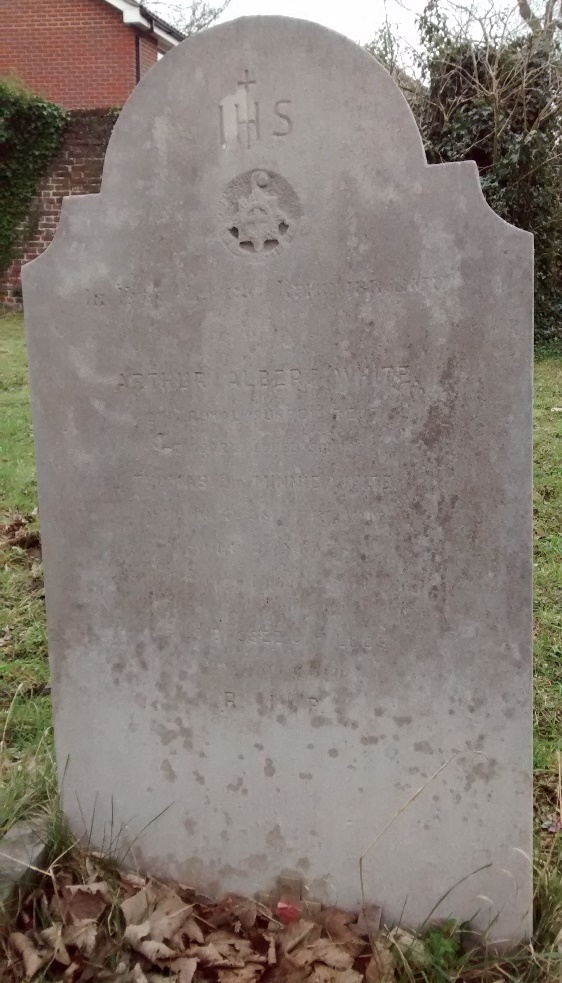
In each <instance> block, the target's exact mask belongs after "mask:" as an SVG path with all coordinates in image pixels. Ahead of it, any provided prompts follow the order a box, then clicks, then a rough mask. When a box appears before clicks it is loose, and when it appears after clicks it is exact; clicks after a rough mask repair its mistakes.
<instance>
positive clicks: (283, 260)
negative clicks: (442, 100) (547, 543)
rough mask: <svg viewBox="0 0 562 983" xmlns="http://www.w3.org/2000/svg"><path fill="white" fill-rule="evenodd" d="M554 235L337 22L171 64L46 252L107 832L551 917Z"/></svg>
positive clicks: (71, 672)
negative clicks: (543, 705) (547, 271)
mask: <svg viewBox="0 0 562 983" xmlns="http://www.w3.org/2000/svg"><path fill="white" fill-rule="evenodd" d="M531 250H532V239H531V237H530V236H529V235H527V234H526V233H523V232H520V231H517V230H516V229H514V228H511V227H510V226H508V225H506V224H505V223H504V222H503V221H501V220H500V219H499V218H498V217H497V216H496V215H495V214H494V213H493V212H492V211H491V210H490V209H489V208H488V207H487V206H486V204H485V202H484V199H483V197H482V195H481V192H480V188H479V183H478V177H477V172H476V168H475V167H474V166H473V165H472V164H470V163H466V164H450V165H444V166H437V167H428V166H427V165H426V162H425V158H424V153H423V149H422V144H421V140H420V137H419V134H418V132H417V129H416V126H415V123H414V121H413V118H412V116H411V114H410V111H409V109H408V107H407V105H406V103H405V101H404V100H403V98H402V96H401V94H400V93H399V91H398V89H397V88H396V87H395V85H394V83H393V82H392V81H391V79H390V78H389V76H388V75H387V74H386V73H385V71H384V70H383V69H382V68H380V67H379V66H378V65H377V64H376V62H375V61H374V60H373V59H371V57H370V56H369V55H367V54H366V53H365V52H363V51H361V50H360V49H359V48H358V47H356V46H355V45H353V44H352V43H351V42H348V41H347V40H345V39H343V38H341V37H339V36H337V35H335V34H332V33H331V32H329V31H327V30H324V29H322V28H320V27H317V26H315V25H312V24H308V23H305V22H299V21H292V20H287V19H283V18H255V19H244V20H240V21H236V22H233V23H229V24H227V25H225V26H221V27H217V28H213V29H212V30H210V31H208V32H204V33H203V34H202V35H200V36H198V37H196V38H194V39H192V40H189V41H188V42H187V43H185V44H184V45H181V46H179V47H178V48H177V49H176V50H174V51H173V52H172V53H170V54H168V55H167V56H166V58H165V59H163V61H162V62H161V63H160V64H159V65H158V66H157V67H156V68H155V69H154V70H153V71H151V72H150V74H149V75H147V77H146V79H144V80H143V81H142V83H141V84H140V86H139V87H138V89H137V90H136V91H135V93H134V95H133V96H132V98H131V99H130V101H129V103H128V104H127V106H126V107H125V109H124V111H123V113H122V115H121V117H120V118H119V120H118V123H117V125H116V127H115V130H114V133H113V136H112V139H111V142H110V146H109V150H108V154H107V159H106V165H105V172H104V180H103V186H102V193H101V195H100V196H91V197H82V198H73V199H67V200H66V202H65V205H64V209H63V216H62V222H61V226H60V228H59V231H58V233H57V236H56V239H55V242H54V244H53V246H52V247H51V248H50V249H49V250H48V251H47V253H46V254H45V255H44V256H43V257H42V258H41V259H39V260H37V261H36V262H35V263H33V264H31V265H30V266H29V267H27V268H26V270H25V274H24V289H25V305H26V319H27V329H28V338H29V356H30V367H31V382H32V393H33V419H34V430H35V436H36V443H37V460H38V467H39V483H40V512H41V519H42V530H43V539H44V550H45V572H46V590H47V602H48V618H49V637H50V647H51V658H52V666H53V677H54V679H53V692H54V697H55V720H56V739H57V749H58V761H59V767H60V770H61V775H62V774H63V773H64V783H63V795H64V801H65V808H66V811H67V814H68V816H69V818H70V820H71V823H72V825H73V827H74V829H75V830H80V829H82V828H83V826H84V824H85V825H86V827H88V828H89V827H90V823H92V829H93V839H94V842H95V844H96V845H97V846H99V847H102V846H105V847H107V846H109V845H110V843H111V844H112V846H113V849H114V850H115V849H117V850H119V849H124V848H125V847H126V846H127V845H128V844H130V843H132V842H133V841H134V847H133V855H134V860H135V862H137V863H139V864H140V865H143V866H145V867H147V868H149V869H150V870H152V871H154V872H156V873H158V874H160V875H162V876H177V877H179V878H180V879H181V880H182V881H183V882H188V881H191V882H194V883H195V884H196V885H197V886H198V887H199V888H200V889H202V890H205V891H208V892H219V891H221V890H239V891H243V892H253V891H255V890H264V891H267V890H271V889H272V888H274V886H275V884H276V881H277V878H278V876H279V875H282V876H286V877H290V878H296V879H300V880H301V881H302V882H303V897H305V898H308V899H311V900H315V901H321V902H323V903H325V904H332V903H334V902H337V903H338V904H340V905H342V906H344V907H348V906H355V907H357V906H358V905H359V903H360V886H359V869H358V861H359V857H360V855H361V854H362V853H363V852H364V851H365V850H367V848H368V847H369V845H370V844H371V843H372V841H373V840H374V839H375V837H376V836H377V834H379V833H380V831H381V830H383V828H384V827H385V825H386V824H387V823H389V822H390V820H392V817H393V816H395V817H396V818H395V821H394V822H393V823H392V824H391V825H390V827H389V829H388V830H387V831H386V832H385V833H384V835H383V836H382V838H381V839H380V840H378V841H377V843H376V845H375V847H374V848H373V849H372V850H371V851H370V853H369V854H368V856H367V857H366V858H365V863H364V868H365V892H366V896H367V900H370V901H377V902H378V901H383V903H384V904H385V908H384V918H385V920H386V921H388V920H392V919H396V918H398V917H400V915H401V914H402V913H403V917H404V921H405V922H406V923H416V922H419V921H421V920H423V919H425V918H426V917H427V916H428V914H429V913H430V912H431V910H432V909H433V907H434V906H435V905H436V904H437V903H438V901H439V899H440V898H442V897H443V896H444V895H445V894H446V892H448V891H449V893H448V894H447V896H446V897H445V900H443V902H442V903H441V905H440V906H439V907H438V909H437V911H436V913H435V914H437V915H449V914H450V913H451V912H452V913H454V914H455V915H456V916H457V917H460V918H470V917H472V916H475V925H476V926H477V927H479V928H480V929H485V928H487V926H488V925H489V923H490V922H491V921H493V927H492V929H491V935H492V937H493V938H494V939H498V938H510V939H512V940H513V939H517V938H519V937H521V936H522V935H525V933H526V932H527V931H528V928H529V907H530V900H531V867H530V863H529V861H528V860H526V859H525V858H524V856H523V854H527V855H529V856H530V852H531V817H530V808H531V786H530V763H531V762H530V725H531V717H530V663H531V607H530V591H531V586H530V585H531V530H530V514H531V510H530V489H531V463H530V462H531V341H532V331H531V296H532V278H531ZM449 758H452V760H451V761H450V763H449V764H448V766H447V767H446V768H445V769H444V770H443V771H442V772H441V773H440V774H439V775H438V777H436V778H434V779H432V778H431V776H432V775H433V774H434V773H435V772H436V771H437V770H438V769H439V768H440V766H441V765H443V764H444V762H446V761H447V760H448V759H449ZM424 783H427V787H426V788H425V789H424V791H423V793H422V794H421V795H419V797H417V798H416V799H415V801H413V802H412V803H411V804H410V805H409V806H408V808H407V809H405V810H404V811H402V812H400V810H401V807H402V806H403V805H404V803H405V802H406V801H407V800H408V799H409V798H410V797H412V796H413V795H414V793H415V791H416V790H417V789H418V788H419V787H420V786H422V785H424ZM92 817H93V818H92ZM521 851H522V852H521ZM455 885H456V886H455ZM494 919H495V921H494Z"/></svg>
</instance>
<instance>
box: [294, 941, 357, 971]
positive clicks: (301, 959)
mask: <svg viewBox="0 0 562 983" xmlns="http://www.w3.org/2000/svg"><path fill="white" fill-rule="evenodd" d="M292 959H293V962H294V963H295V964H296V965H297V966H312V965H313V963H316V962H321V963H325V965H326V966H330V967H331V968H332V969H350V968H351V966H353V956H352V955H351V953H350V952H348V951H347V950H346V949H345V948H344V947H343V946H342V945H339V944H338V943H336V942H331V941H330V939H318V940H317V941H316V942H314V943H313V944H312V945H308V946H306V947H305V948H303V949H300V950H299V952H297V953H295V954H294V955H293V956H292Z"/></svg>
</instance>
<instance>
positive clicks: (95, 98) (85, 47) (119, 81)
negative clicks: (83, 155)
mask: <svg viewBox="0 0 562 983" xmlns="http://www.w3.org/2000/svg"><path fill="white" fill-rule="evenodd" d="M4 6H5V7H6V9H5V10H4V9H3V8H4ZM0 8H2V16H1V26H0V30H1V40H0V76H2V75H16V76H17V77H18V78H20V79H22V80H23V81H24V82H26V83H27V85H28V86H29V88H30V89H32V90H33V91H34V92H37V93H39V94H41V95H43V96H46V97H47V98H49V99H52V100H53V102H58V103H59V105H61V106H64V107H65V108H66V109H94V108H99V109H106V108H109V107H113V106H122V105H123V103H124V102H125V100H126V99H127V97H128V96H129V95H130V93H131V92H132V90H133V88H134V86H135V83H136V51H135V36H136V31H135V29H134V28H133V27H129V26H128V25H127V24H124V23H123V16H122V14H121V12H120V11H119V10H116V9H115V7H111V6H110V5H109V4H108V3H105V0H9V2H8V3H7V4H5V5H4V4H1V3H0ZM156 60H157V45H156V43H155V42H154V40H153V39H150V38H146V39H145V38H142V37H141V71H146V69H147V68H149V67H150V65H152V64H155V63H156ZM149 63H150V64H149Z"/></svg>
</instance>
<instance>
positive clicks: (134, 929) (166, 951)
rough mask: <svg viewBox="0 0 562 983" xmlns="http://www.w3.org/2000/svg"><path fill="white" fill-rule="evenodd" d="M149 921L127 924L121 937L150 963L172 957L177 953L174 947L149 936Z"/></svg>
mask: <svg viewBox="0 0 562 983" xmlns="http://www.w3.org/2000/svg"><path fill="white" fill-rule="evenodd" d="M150 929H151V926H150V922H149V921H146V922H143V924H142V925H127V928H126V929H125V932H124V934H123V938H124V939H125V941H126V942H128V943H129V945H130V946H131V948H133V949H135V951H136V952H140V953H141V955H143V956H145V957H146V959H148V961H149V962H151V963H156V962H159V961H161V960H165V959H173V958H174V957H175V956H177V955H178V953H177V952H175V951H174V949H170V947H169V946H167V945H164V943H163V942H158V941H155V940H154V939H151V938H150Z"/></svg>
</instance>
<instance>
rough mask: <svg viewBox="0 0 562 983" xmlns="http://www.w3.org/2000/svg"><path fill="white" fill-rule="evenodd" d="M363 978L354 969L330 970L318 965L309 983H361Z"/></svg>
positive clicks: (327, 967)
mask: <svg viewBox="0 0 562 983" xmlns="http://www.w3.org/2000/svg"><path fill="white" fill-rule="evenodd" d="M362 981H363V976H362V975H361V973H358V972H357V971H356V970H354V969H344V970H339V969H331V968H330V967H329V966H323V965H322V964H321V963H318V965H317V966H315V967H314V972H313V973H312V976H311V977H310V983H362Z"/></svg>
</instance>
